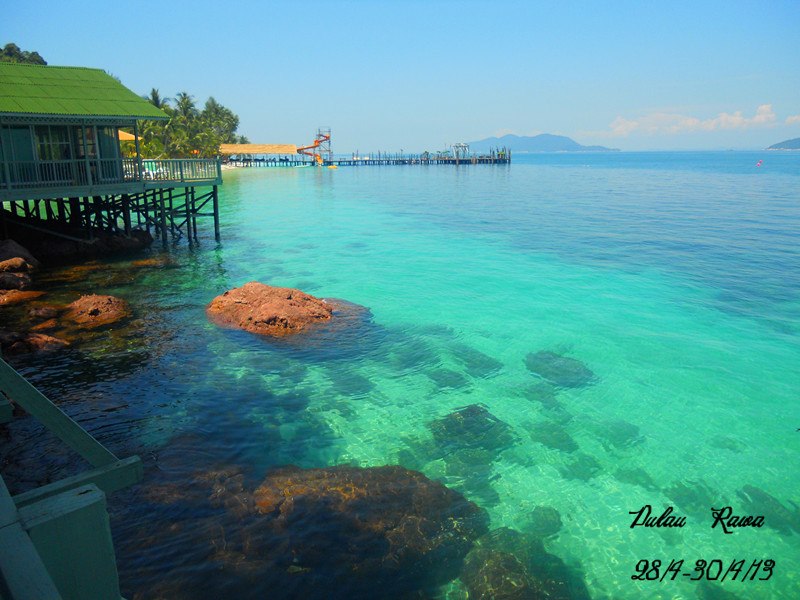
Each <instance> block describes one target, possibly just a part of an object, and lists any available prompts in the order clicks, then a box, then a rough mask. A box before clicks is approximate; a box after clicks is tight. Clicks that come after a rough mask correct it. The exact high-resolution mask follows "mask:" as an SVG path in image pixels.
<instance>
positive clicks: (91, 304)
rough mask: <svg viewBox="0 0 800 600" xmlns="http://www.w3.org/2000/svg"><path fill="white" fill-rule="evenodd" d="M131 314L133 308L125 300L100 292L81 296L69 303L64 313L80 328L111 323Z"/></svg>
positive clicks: (65, 317)
mask: <svg viewBox="0 0 800 600" xmlns="http://www.w3.org/2000/svg"><path fill="white" fill-rule="evenodd" d="M130 316H131V309H130V307H129V306H128V303H127V302H125V300H121V299H120V298H115V297H114V296H102V295H100V294H89V295H88V296H81V297H80V298H78V299H77V300H75V302H71V303H70V304H68V305H67V312H66V313H64V319H66V320H67V321H71V322H72V323H74V324H75V325H76V326H77V327H78V328H80V329H94V328H95V327H102V326H104V325H111V324H112V323H116V322H118V321H121V320H123V319H126V318H128V317H130Z"/></svg>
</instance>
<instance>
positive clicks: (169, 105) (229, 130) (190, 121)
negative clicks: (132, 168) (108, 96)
mask: <svg viewBox="0 0 800 600" xmlns="http://www.w3.org/2000/svg"><path fill="white" fill-rule="evenodd" d="M144 98H145V99H146V100H148V101H149V102H150V104H152V105H153V106H155V107H157V108H160V109H161V110H163V111H164V112H165V113H166V114H167V115H168V116H169V121H146V122H145V123H144V125H143V127H142V132H141V152H142V156H143V157H144V158H206V157H212V156H216V155H217V154H219V145H220V144H235V143H240V144H246V143H248V142H247V138H246V137H244V136H237V135H236V129H237V128H238V127H239V117H238V116H236V115H235V114H234V113H233V111H231V110H230V109H229V108H226V107H224V106H222V105H221V104H220V103H219V102H217V101H216V100H215V99H214V98H213V97H211V98H209V99H208V100H206V103H205V105H204V106H203V109H202V110H200V109H198V107H197V104H195V101H194V98H193V97H192V96H191V95H190V94H189V93H188V92H179V93H178V94H176V95H175V98H174V99H170V98H164V97H162V96H161V93H160V92H159V91H158V90H157V89H155V88H153V89H152V90H150V94H149V95H148V96H144Z"/></svg>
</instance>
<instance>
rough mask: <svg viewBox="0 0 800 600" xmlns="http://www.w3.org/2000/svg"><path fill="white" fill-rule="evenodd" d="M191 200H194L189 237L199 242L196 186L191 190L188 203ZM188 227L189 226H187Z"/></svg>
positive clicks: (187, 199)
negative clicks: (191, 236)
mask: <svg viewBox="0 0 800 600" xmlns="http://www.w3.org/2000/svg"><path fill="white" fill-rule="evenodd" d="M189 198H191V200H192V228H191V229H187V231H189V235H193V236H194V241H195V242H196V241H197V206H196V204H195V197H194V186H192V187H190V188H189V196H187V198H186V201H187V202H188V201H189ZM187 226H188V224H187Z"/></svg>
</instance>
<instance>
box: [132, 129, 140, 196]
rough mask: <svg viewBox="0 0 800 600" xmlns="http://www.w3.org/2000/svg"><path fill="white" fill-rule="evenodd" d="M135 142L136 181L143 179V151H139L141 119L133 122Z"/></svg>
mask: <svg viewBox="0 0 800 600" xmlns="http://www.w3.org/2000/svg"><path fill="white" fill-rule="evenodd" d="M133 138H134V139H133V144H134V146H135V147H136V181H141V180H142V153H141V152H140V151H139V121H134V122H133Z"/></svg>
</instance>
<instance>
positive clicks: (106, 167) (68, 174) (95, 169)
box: [0, 158, 222, 191]
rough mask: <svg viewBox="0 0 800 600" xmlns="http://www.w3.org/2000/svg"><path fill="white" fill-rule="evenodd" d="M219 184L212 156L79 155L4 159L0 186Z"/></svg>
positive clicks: (215, 164) (215, 160)
mask: <svg viewBox="0 0 800 600" xmlns="http://www.w3.org/2000/svg"><path fill="white" fill-rule="evenodd" d="M142 181H146V182H176V183H205V182H207V183H208V184H219V183H221V181H222V172H221V167H220V163H219V161H218V160H217V159H213V158H177V159H163V160H162V159H157V160H151V159H143V160H141V161H140V160H138V159H136V158H81V159H70V160H28V161H7V162H3V163H2V165H0V190H2V189H5V190H8V191H11V190H19V189H39V188H54V189H55V188H69V187H86V186H95V185H110V184H124V183H136V182H142Z"/></svg>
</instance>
